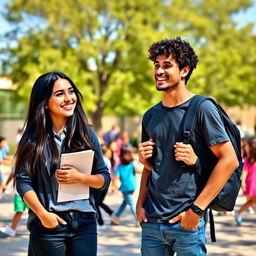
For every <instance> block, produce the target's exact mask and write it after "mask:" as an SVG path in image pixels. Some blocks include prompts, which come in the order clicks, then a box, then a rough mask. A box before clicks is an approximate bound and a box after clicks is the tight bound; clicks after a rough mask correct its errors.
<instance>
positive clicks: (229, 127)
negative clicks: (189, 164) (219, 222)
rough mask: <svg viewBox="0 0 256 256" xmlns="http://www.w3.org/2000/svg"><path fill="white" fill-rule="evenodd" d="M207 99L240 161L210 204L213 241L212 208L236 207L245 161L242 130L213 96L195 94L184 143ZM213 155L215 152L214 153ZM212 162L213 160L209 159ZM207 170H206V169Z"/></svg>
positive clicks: (184, 125) (186, 123) (186, 142)
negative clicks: (199, 109)
mask: <svg viewBox="0 0 256 256" xmlns="http://www.w3.org/2000/svg"><path fill="white" fill-rule="evenodd" d="M205 100H210V101H211V102H212V103H213V104H214V105H215V106H216V107H217V109H218V111H219V115H220V117H221V119H222V122H223V124H224V126H225V130H226V133H227V135H228V136H229V138H230V141H231V143H232V145H233V147H234V150H235V152H236V156H237V159H238V161H239V166H238V168H237V169H236V170H235V171H234V173H233V174H232V175H231V177H230V178H229V180H228V181H227V182H226V184H225V185H224V187H223V188H222V190H221V191H220V192H219V194H218V195H217V196H216V198H215V199H214V200H213V201H212V202H211V204H210V205H209V206H208V208H209V209H210V212H209V213H210V224H211V236H212V241H216V239H215V232H214V222H213V215H212V211H211V210H215V211H232V210H233V209H234V207H235V203H236V199H237V196H238V193H239V190H240V186H241V174H242V169H243V162H242V156H241V137H240V132H239V130H238V128H237V126H236V125H235V124H234V123H233V122H232V121H231V120H230V118H229V116H228V115H227V114H226V112H225V111H224V110H223V108H222V107H221V106H220V105H218V104H217V103H216V102H215V101H214V100H213V99H212V98H209V97H204V96H201V95H195V96H194V97H193V98H192V99H191V102H190V105H189V108H188V111H187V112H186V114H185V116H184V119H183V127H184V130H183V143H185V144H189V143H190V141H191V137H192V134H193V132H194V129H195V125H196V117H197V111H198V108H199V106H200V104H201V103H202V102H204V101H205ZM212 155H213V154H212ZM213 157H214V155H213ZM209 162H211V161H209ZM207 168H209V169H208V170H207V173H209V174H210V173H211V171H212V169H213V168H214V166H212V165H209V167H207ZM204 171H205V170H204Z"/></svg>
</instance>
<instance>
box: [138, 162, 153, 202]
mask: <svg viewBox="0 0 256 256" xmlns="http://www.w3.org/2000/svg"><path fill="white" fill-rule="evenodd" d="M150 172H151V171H150V170H148V169H147V168H145V167H144V169H143V172H142V175H141V181H140V191H139V197H138V201H137V206H143V204H144V202H145V200H146V198H147V194H148V188H147V180H148V177H149V175H150Z"/></svg>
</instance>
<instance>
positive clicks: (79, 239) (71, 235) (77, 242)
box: [29, 211, 97, 256]
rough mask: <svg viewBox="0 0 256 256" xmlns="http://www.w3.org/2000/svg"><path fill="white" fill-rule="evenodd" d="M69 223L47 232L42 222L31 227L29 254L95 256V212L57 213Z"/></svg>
mask: <svg viewBox="0 0 256 256" xmlns="http://www.w3.org/2000/svg"><path fill="white" fill-rule="evenodd" d="M56 214H57V215H59V216H60V217H61V218H62V219H64V220H65V221H66V222H67V225H62V224H59V225H58V226H57V227H56V228H51V229H48V228H45V227H44V226H43V225H42V224H41V222H40V220H39V219H36V220H34V221H33V222H32V223H31V228H30V241H29V246H30V248H29V249H30V254H29V255H31V253H32V255H33V256H66V255H68V256H78V255H83V256H96V254H97V230H96V229H97V225H96V215H95V213H93V212H87V213H82V212H78V211H67V212H60V213H56Z"/></svg>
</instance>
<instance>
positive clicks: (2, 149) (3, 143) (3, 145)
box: [0, 136, 12, 190]
mask: <svg viewBox="0 0 256 256" xmlns="http://www.w3.org/2000/svg"><path fill="white" fill-rule="evenodd" d="M8 152H9V146H8V143H7V140H6V138H5V137H3V136H0V190H2V189H4V188H5V185H4V179H3V170H2V165H7V166H11V164H12V158H11V156H9V155H8Z"/></svg>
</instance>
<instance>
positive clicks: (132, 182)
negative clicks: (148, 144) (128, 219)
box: [111, 147, 142, 226]
mask: <svg viewBox="0 0 256 256" xmlns="http://www.w3.org/2000/svg"><path fill="white" fill-rule="evenodd" d="M141 172H142V171H141V170H140V169H139V168H137V167H136V163H135V161H134V158H133V155H132V151H131V149H130V148H129V147H124V148H122V149H121V154H120V164H119V165H118V166H117V169H116V171H115V181H116V180H118V179H119V180H120V183H121V185H120V187H119V190H120V191H121V192H122V194H123V198H124V199H123V202H122V204H121V205H120V206H119V209H118V210H117V212H116V213H115V214H114V216H113V217H112V218H111V224H113V225H119V224H120V217H121V215H122V213H123V211H124V210H125V207H126V205H127V204H128V205H129V206H130V210H131V213H132V215H133V216H134V218H135V223H136V224H135V225H136V226H138V221H137V216H136V211H135V204H134V200H133V197H132V195H133V193H134V191H135V189H136V173H141Z"/></svg>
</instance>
